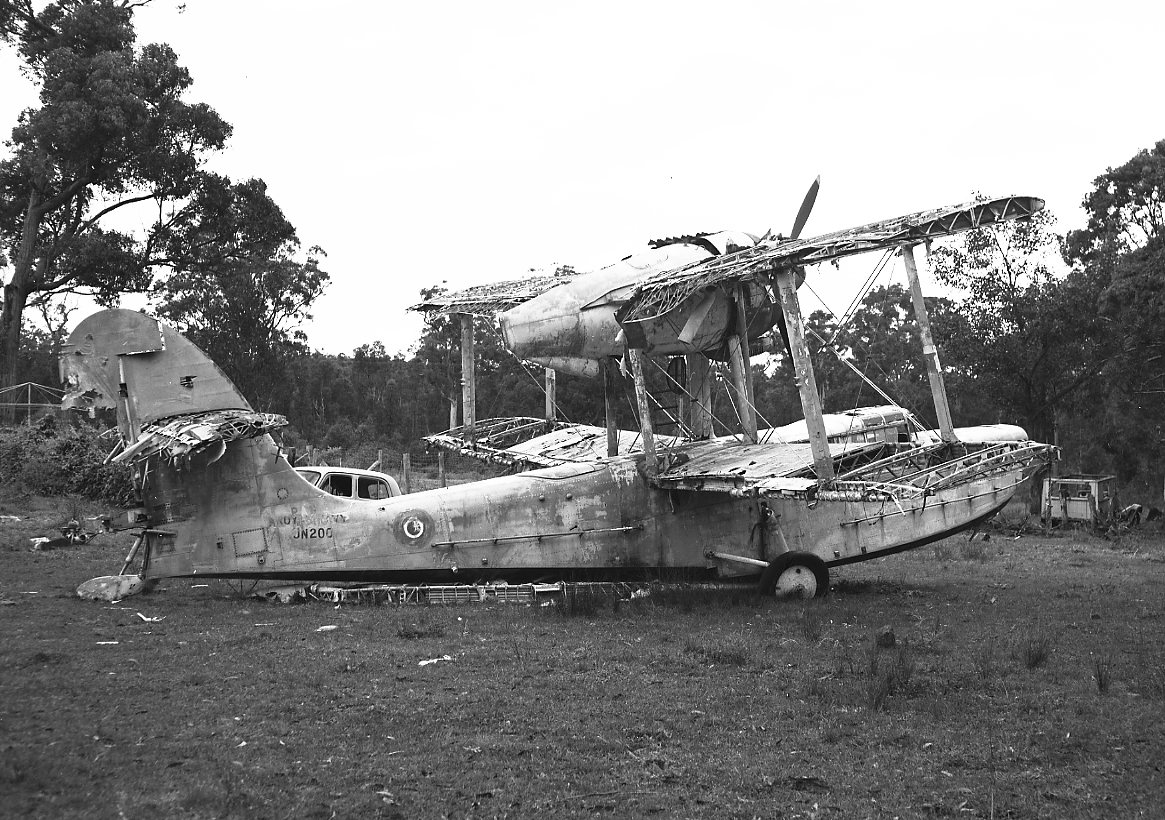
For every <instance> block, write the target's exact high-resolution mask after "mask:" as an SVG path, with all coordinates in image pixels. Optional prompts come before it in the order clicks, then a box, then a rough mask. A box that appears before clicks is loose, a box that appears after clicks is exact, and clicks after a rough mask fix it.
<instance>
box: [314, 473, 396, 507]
mask: <svg viewBox="0 0 1165 820" xmlns="http://www.w3.org/2000/svg"><path fill="white" fill-rule="evenodd" d="M295 471H296V472H297V473H299V474H300V475H301V476H303V477H304V478H305V479H307V482H308V483H309V484H311V485H312V486H313V487H319V488H320V489H321V490H323V491H324V492H326V493H331V494H332V495H338V496H340V497H341V498H363V499H365V500H368V501H379V500H380V499H382V498H392V497H393V496H397V495H400V494H401V491H400V485H398V484H397V483H396V479H395V478H393V477H392V476H390V475H386V474H384V473H378V472H376V471H374V470H358V469H356V468H354V467H327V466H322V467H296V468H295Z"/></svg>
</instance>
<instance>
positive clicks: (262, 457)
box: [145, 436, 1017, 580]
mask: <svg viewBox="0 0 1165 820" xmlns="http://www.w3.org/2000/svg"><path fill="white" fill-rule="evenodd" d="M148 475H149V480H148V482H147V485H146V487H145V496H146V502H147V510H148V514H149V517H150V521H151V528H152V529H151V530H150V532H149V534H148V544H149V555H150V559H149V564H148V568H147V571H146V573H145V576H146V577H180V576H201V575H205V576H254V577H285V578H293V577H294V578H313V577H314V578H342V577H353V578H355V577H360V578H374V577H383V578H390V577H394V576H395V577H397V578H401V577H410V576H411V577H417V578H421V577H424V578H431V579H445V580H448V579H454V578H456V579H462V580H472V579H474V578H478V577H497V576H499V575H502V576H504V574H505V573H506V572H530V571H546V572H551V573H553V572H557V573H570V572H572V571H582V572H616V573H618V572H640V571H642V570H649V569H657V568H658V569H696V570H710V569H716V570H718V571H719V572H720V573H721V574H724V575H735V574H748V573H755V572H756V569H755V567H752V568H750V567H748V566H747V565H743V564H732V563H728V564H724V563H721V562H717V561H715V560H713V559H710V558H708V557H706V555H707V553H709V552H713V551H715V552H726V553H730V554H734V555H742V556H745V557H751V558H757V559H761V560H772V559H773V558H775V557H776V556H777V555H779V554H781V553H782V552H784V551H785V549H786V547H787V548H788V549H791V550H795V551H799V552H808V553H812V554H814V555H817V556H818V557H820V558H821V559H822V560H823V561H824V562H826V563H827V564H836V563H848V562H851V561H860V560H865V559H866V558H872V557H874V556H876V555H878V554H885V553H887V552H893V551H897V550H900V549H906V548H909V547H910V546H913V545H917V544H921V543H926V542H927V541H930V540H933V539H934V538H937V537H941V536H942V535H945V534H949V532H951V531H957V530H958V529H959V528H961V527H965V526H968V525H969V524H971V523H973V522H974V521H977V520H980V519H982V518H983V517H985V516H987V515H989V514H990V513H992V512H993V511H995V510H997V509H998V508H1000V507H1001V506H1002V505H1003V504H1005V503H1006V502H1007V500H1008V499H1009V498H1010V497H1011V495H1012V493H1013V492H1014V487H1015V482H1016V480H1017V479H1016V476H1014V475H1011V474H1010V473H1003V474H999V475H996V476H991V477H986V478H983V479H980V480H979V481H978V482H975V483H974V484H973V485H971V488H972V491H970V492H968V491H967V487H966V486H963V487H960V488H959V489H957V490H950V491H945V492H940V493H938V494H937V495H936V496H932V497H928V498H926V499H925V500H924V499H921V498H920V499H918V500H917V502H916V503H907V502H894V501H893V500H890V501H885V500H852V501H851V500H832V501H828V502H825V501H819V502H818V503H816V504H810V503H807V502H806V499H805V498H803V497H795V498H781V497H773V498H768V499H761V500H757V499H753V498H747V497H737V496H734V495H732V494H729V493H709V492H689V491H668V490H661V489H657V488H655V487H653V486H652V485H651V484H650V483H649V482H648V479H647V478H646V476H645V475H644V473H643V471H642V457H634V456H629V457H620V458H614V459H609V460H605V461H600V462H589V463H578V464H565V465H560V466H557V467H549V468H545V469H541V470H533V471H530V472H527V473H521V474H518V475H513V476H503V477H500V478H493V479H488V480H485V481H479V482H474V483H471V484H462V485H458V486H454V487H449V488H445V489H439V490H430V491H427V492H421V493H414V494H410V495H403V496H398V497H395V498H391V499H384V500H380V501H367V500H354V499H345V498H338V497H334V496H331V495H328V494H326V493H324V492H322V491H320V490H318V489H316V488H315V487H312V486H311V485H310V484H308V483H307V482H306V481H304V480H303V479H302V478H301V477H300V476H299V475H298V474H297V473H296V472H295V471H294V470H293V469H292V468H291V467H290V466H289V465H288V464H287V461H286V460H285V459H284V458H283V457H282V456H281V455H280V454H279V450H278V448H277V447H276V445H275V443H274V442H273V441H272V440H271V439H270V437H268V436H260V437H257V438H252V439H245V440H239V441H233V442H230V443H229V444H228V445H227V450H226V453H225V454H224V455H223V457H222V458H220V459H219V460H217V461H215V462H214V463H213V464H210V465H208V466H203V467H197V466H196V467H194V468H193V469H190V470H186V471H183V472H178V471H176V470H173V469H172V468H170V467H169V466H168V465H166V464H164V463H158V461H157V459H152V460H151V464H150V470H149V472H148ZM762 506H767V507H768V508H769V510H770V511H771V513H772V514H771V515H770V516H768V517H765V516H763V515H762ZM759 522H763V525H760V526H758V523H759ZM778 530H779V532H778Z"/></svg>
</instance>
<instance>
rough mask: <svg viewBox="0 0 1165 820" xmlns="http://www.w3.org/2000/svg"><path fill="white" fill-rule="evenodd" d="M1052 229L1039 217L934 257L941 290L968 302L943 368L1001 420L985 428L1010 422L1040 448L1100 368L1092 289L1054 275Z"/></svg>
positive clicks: (1085, 280) (969, 237)
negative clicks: (983, 397) (956, 292)
mask: <svg viewBox="0 0 1165 820" xmlns="http://www.w3.org/2000/svg"><path fill="white" fill-rule="evenodd" d="M1052 225H1053V217H1052V216H1051V215H1049V214H1047V213H1046V212H1041V213H1039V214H1036V216H1035V217H1034V218H1033V219H1031V220H1027V221H1022V222H1008V223H1004V224H1003V225H1000V226H998V227H993V228H984V229H978V230H974V231H971V232H969V233H967V234H965V235H964V236H963V237H962V238H961V239H960V240H958V241H955V242H952V243H949V244H946V245H943V246H942V247H938V248H935V249H934V251H933V252H932V254H931V260H932V264H933V266H934V270H935V274H936V276H937V277H938V279H939V281H941V282H943V283H944V284H947V285H949V286H952V287H955V288H958V289H960V290H961V291H962V292H963V293H965V296H964V297H963V299H962V300H961V312H962V313H963V316H964V318H965V324H964V325H963V327H962V332H961V333H960V334H959V335H958V336H957V337H955V338H954V339H953V340H952V341H953V342H954V343H953V344H952V345H951V354H953V355H948V356H947V362H946V363H947V364H950V365H952V366H954V367H956V368H958V369H960V370H962V372H963V373H964V374H965V376H966V377H967V379H969V380H970V381H971V382H972V383H973V384H974V385H975V387H976V390H977V392H978V393H980V394H987V395H990V396H992V397H993V398H994V400H995V402H996V403H997V405H998V407H999V409H1000V410H1001V411H1002V415H1001V419H983V420H982V421H998V420H1003V419H1007V420H1012V421H1014V422H1016V423H1019V424H1022V425H1023V426H1025V427H1026V428H1027V430H1028V432H1029V433H1030V434H1032V435H1033V436H1035V437H1037V438H1039V439H1041V440H1045V441H1051V440H1053V438H1054V437H1055V429H1056V425H1057V418H1058V417H1059V416H1061V415H1063V414H1065V413H1066V412H1067V410H1068V409H1069V408H1070V407H1071V399H1072V397H1073V395H1074V394H1075V393H1076V392H1077V391H1078V390H1079V389H1080V388H1081V387H1083V386H1085V385H1086V384H1087V383H1088V382H1089V380H1090V379H1093V378H1095V376H1096V375H1097V373H1098V372H1099V369H1100V364H1101V362H1102V361H1103V354H1102V351H1101V341H1102V334H1101V326H1100V322H1099V319H1098V316H1097V311H1096V300H1097V297H1098V296H1099V290H1098V288H1097V283H1096V282H1095V281H1094V280H1093V279H1092V278H1091V277H1088V276H1084V275H1081V274H1079V273H1075V272H1074V273H1069V274H1068V275H1067V276H1066V277H1064V276H1061V275H1060V274H1059V273H1058V272H1057V271H1056V270H1055V268H1054V262H1055V260H1056V257H1057V254H1058V242H1057V238H1056V236H1055V234H1054V233H1053V231H1052Z"/></svg>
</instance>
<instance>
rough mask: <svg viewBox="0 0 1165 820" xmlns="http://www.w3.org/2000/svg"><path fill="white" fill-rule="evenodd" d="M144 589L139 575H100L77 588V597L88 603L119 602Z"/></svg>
mask: <svg viewBox="0 0 1165 820" xmlns="http://www.w3.org/2000/svg"><path fill="white" fill-rule="evenodd" d="M145 587H146V582H145V581H143V580H142V577H141V576H140V575H102V576H101V577H100V578H93V579H91V580H89V581H86V582H85V583H83V584H81V586H79V587H77V597H79V598H84V599H86V600H89V601H120V600H121V599H122V598H128V597H129V596H130V595H136V594H137V593H139V592H141V591H142V590H143V589H145Z"/></svg>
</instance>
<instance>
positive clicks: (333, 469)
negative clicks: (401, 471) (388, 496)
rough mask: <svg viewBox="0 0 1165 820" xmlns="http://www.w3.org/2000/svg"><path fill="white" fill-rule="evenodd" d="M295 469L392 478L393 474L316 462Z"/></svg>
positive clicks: (322, 473) (323, 473) (324, 473)
mask: <svg viewBox="0 0 1165 820" xmlns="http://www.w3.org/2000/svg"><path fill="white" fill-rule="evenodd" d="M295 469H296V470H314V471H316V472H317V473H320V474H321V475H326V474H327V473H348V474H350V475H359V476H374V477H376V478H392V476H390V475H389V474H388V473H380V472H377V471H376V470H361V469H359V468H357V467H328V466H324V465H320V466H316V465H314V464H313V465H307V464H304V465H300V466H299V467H296V468H295Z"/></svg>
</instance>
